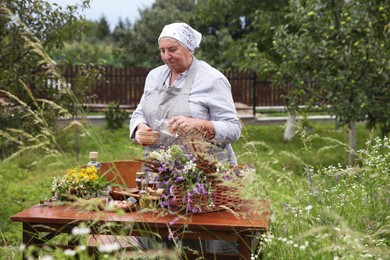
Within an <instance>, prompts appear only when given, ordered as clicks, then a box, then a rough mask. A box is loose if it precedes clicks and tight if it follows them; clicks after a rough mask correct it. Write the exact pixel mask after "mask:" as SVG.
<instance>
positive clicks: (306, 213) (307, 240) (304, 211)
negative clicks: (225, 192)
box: [258, 138, 390, 259]
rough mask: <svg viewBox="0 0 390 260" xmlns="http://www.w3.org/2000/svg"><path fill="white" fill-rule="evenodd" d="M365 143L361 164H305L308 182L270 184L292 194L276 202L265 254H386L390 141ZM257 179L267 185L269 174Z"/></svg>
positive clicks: (308, 256) (264, 241)
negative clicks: (314, 165)
mask: <svg viewBox="0 0 390 260" xmlns="http://www.w3.org/2000/svg"><path fill="white" fill-rule="evenodd" d="M367 145H368V146H367V148H366V149H363V150H361V151H360V152H359V154H360V157H359V158H360V160H361V162H362V166H361V167H353V168H352V167H343V166H341V165H331V166H328V167H323V168H320V169H318V170H315V169H313V168H312V167H307V168H306V170H305V173H304V174H305V175H304V177H305V178H306V183H304V182H303V180H302V181H301V182H296V181H281V182H280V183H278V184H277V185H276V186H272V188H273V189H279V188H280V189H281V190H285V188H283V187H281V186H282V185H285V184H286V183H288V185H291V188H290V189H289V193H290V197H289V198H288V199H284V201H280V200H279V201H280V202H281V203H280V204H279V205H275V208H274V209H275V210H276V211H275V212H276V214H275V219H274V221H273V223H272V228H271V232H269V234H267V235H264V236H263V237H262V238H261V240H262V244H263V248H264V249H265V252H263V254H264V255H266V256H267V257H266V258H270V259H280V258H291V257H293V258H302V259H303V258H305V259H315V258H321V259H324V258H334V257H336V256H337V257H339V258H351V259H360V258H364V257H372V258H375V259H376V258H386V255H388V254H389V250H388V246H389V244H388V242H389V241H388V239H387V238H388V232H389V228H390V226H389V222H388V219H387V218H388V214H389V210H388V196H389V191H388V187H387V183H388V182H389V171H388V169H389V166H390V158H389V155H388V154H389V148H390V146H389V145H390V143H389V139H388V138H385V139H379V138H374V139H372V140H369V141H368V143H367ZM376 164H377V165H376ZM258 178H259V182H261V183H265V182H267V181H266V179H268V178H269V176H267V175H265V174H264V175H263V176H262V177H260V176H258ZM260 179H261V180H260ZM267 188H271V187H268V186H266V187H264V193H269V192H267ZM270 196H271V200H272V198H274V197H275V196H274V195H273V194H271V193H270Z"/></svg>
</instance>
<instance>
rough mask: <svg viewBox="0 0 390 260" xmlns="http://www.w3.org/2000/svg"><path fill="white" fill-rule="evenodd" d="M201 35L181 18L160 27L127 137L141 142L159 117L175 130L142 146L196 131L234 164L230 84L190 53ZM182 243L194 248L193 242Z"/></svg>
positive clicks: (215, 245) (236, 130)
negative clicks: (155, 58)
mask: <svg viewBox="0 0 390 260" xmlns="http://www.w3.org/2000/svg"><path fill="white" fill-rule="evenodd" d="M201 39H202V35H201V34H200V33H199V32H197V31H196V30H194V29H193V28H191V27H190V26H189V25H188V24H185V23H172V24H169V25H166V26H165V27H164V28H163V30H162V32H161V34H160V36H159V38H158V46H159V49H160V54H161V58H162V60H163V61H164V62H165V64H164V65H162V66H160V67H157V68H155V69H153V70H151V71H150V73H149V74H148V75H147V77H146V81H145V88H144V93H143V96H142V98H141V100H140V103H139V105H138V106H137V108H136V110H135V111H134V113H133V114H132V117H131V120H130V127H129V128H130V138H131V139H132V140H135V141H136V142H138V143H139V144H141V145H143V143H142V142H141V140H140V138H139V133H140V132H141V131H151V130H157V131H159V130H161V123H162V122H164V120H165V122H167V125H168V127H169V128H170V131H171V132H173V133H176V134H175V135H172V136H171V135H170V134H169V133H168V134H167V133H166V132H163V131H160V137H159V143H158V144H157V145H155V146H152V147H145V150H146V151H152V150H153V149H156V148H158V147H159V146H161V145H164V146H170V145H172V144H183V142H186V140H188V139H186V137H188V136H189V135H192V134H194V133H200V135H197V137H196V138H198V137H199V136H202V138H203V139H202V140H206V141H208V142H210V143H213V147H214V145H215V146H217V147H219V148H220V149H219V150H218V151H221V152H218V153H217V154H218V155H217V156H216V157H217V159H219V160H226V161H228V162H230V163H232V164H236V163H237V161H236V157H235V155H234V152H233V149H232V147H231V143H232V142H234V141H237V140H238V139H239V137H240V134H241V123H240V120H239V118H238V116H237V111H236V109H235V106H234V102H233V98H232V93H231V86H230V83H229V81H228V80H227V78H226V77H225V76H224V75H223V74H222V73H221V72H219V71H218V70H216V69H215V68H213V67H211V66H210V65H209V64H207V63H206V62H204V61H200V60H197V59H196V58H195V56H194V51H195V49H196V48H197V47H199V44H200V42H201ZM192 139H193V138H192ZM197 140H199V139H197ZM215 153H216V150H213V154H215ZM143 242H145V240H144V241H143ZM195 242H197V241H195ZM186 244H187V245H189V246H191V247H193V248H194V249H195V248H197V245H195V244H194V243H188V241H187V243H186ZM198 244H199V243H198ZM203 244H204V245H203V249H206V250H207V251H211V252H220V251H225V252H231V251H235V250H236V248H235V245H232V244H231V243H225V242H222V241H211V242H207V243H203ZM148 247H149V246H148Z"/></svg>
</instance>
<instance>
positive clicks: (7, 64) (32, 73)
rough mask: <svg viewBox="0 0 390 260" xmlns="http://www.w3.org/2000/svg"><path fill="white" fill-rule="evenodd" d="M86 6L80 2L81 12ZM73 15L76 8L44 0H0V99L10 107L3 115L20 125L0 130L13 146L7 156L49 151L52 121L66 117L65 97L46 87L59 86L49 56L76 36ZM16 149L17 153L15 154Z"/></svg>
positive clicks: (53, 123) (51, 142)
mask: <svg viewBox="0 0 390 260" xmlns="http://www.w3.org/2000/svg"><path fill="white" fill-rule="evenodd" d="M88 3H89V1H84V2H83V5H81V6H80V8H85V7H86V6H88ZM77 11H78V7H76V6H68V7H66V8H65V9H63V8H61V7H55V6H54V5H53V6H52V5H50V4H49V3H48V2H47V1H43V0H39V1H31V0H22V1H4V3H2V4H1V5H0V12H1V16H0V24H1V27H0V28H1V29H0V57H1V69H0V85H1V86H2V89H1V90H0V96H1V97H4V98H5V101H6V102H7V103H8V104H9V107H8V108H7V110H6V111H2V115H5V116H6V117H8V118H9V117H10V115H11V116H12V117H13V118H14V120H15V121H22V123H21V124H18V125H17V126H15V127H14V128H10V127H9V125H2V127H1V129H0V131H1V132H0V133H1V136H2V137H1V138H4V136H6V137H7V141H8V142H10V143H12V145H11V146H8V147H7V148H11V149H9V150H8V151H7V155H11V156H16V155H18V154H20V153H22V152H25V151H27V150H31V149H37V150H39V149H42V150H43V151H44V152H45V153H50V152H49V151H52V149H53V144H54V143H55V142H53V141H52V140H51V139H52V136H53V129H54V126H55V122H56V119H57V118H58V117H60V116H66V115H67V111H66V110H65V109H63V108H62V107H61V105H62V104H63V103H62V101H63V100H65V99H66V98H65V97H66V96H67V95H68V93H67V92H66V91H61V90H60V91H58V89H56V88H55V87H54V86H53V85H51V84H50V83H51V82H62V76H61V74H60V73H59V72H58V68H57V67H56V66H55V65H56V64H55V62H54V61H53V60H52V59H51V57H50V56H49V55H48V51H50V50H52V49H54V48H58V47H60V46H62V44H63V41H64V40H65V39H70V37H71V36H72V35H75V34H77V31H78V27H77V26H76V23H75V22H76V21H77V18H76V16H75V15H76V13H77ZM79 94H80V93H79ZM81 96H83V95H81ZM11 111H17V112H18V113H13V114H11ZM16 116H20V118H18V119H16V118H15V117H16ZM54 145H55V144H54ZM15 146H17V147H19V149H18V150H13V149H12V147H14V148H15ZM1 157H2V158H4V154H2V156H1Z"/></svg>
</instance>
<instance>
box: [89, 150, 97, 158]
mask: <svg viewBox="0 0 390 260" xmlns="http://www.w3.org/2000/svg"><path fill="white" fill-rule="evenodd" d="M98 156H99V153H98V152H90V153H89V158H90V159H97V158H98Z"/></svg>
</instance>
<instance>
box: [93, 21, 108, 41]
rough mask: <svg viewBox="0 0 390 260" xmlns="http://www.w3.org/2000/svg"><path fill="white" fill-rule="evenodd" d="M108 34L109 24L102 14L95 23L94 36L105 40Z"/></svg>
mask: <svg viewBox="0 0 390 260" xmlns="http://www.w3.org/2000/svg"><path fill="white" fill-rule="evenodd" d="M109 36H110V25H109V24H108V21H107V19H106V17H105V16H104V15H102V17H100V19H99V22H98V23H97V31H96V37H97V38H98V39H99V40H105V39H107V38H108V37H109Z"/></svg>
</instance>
